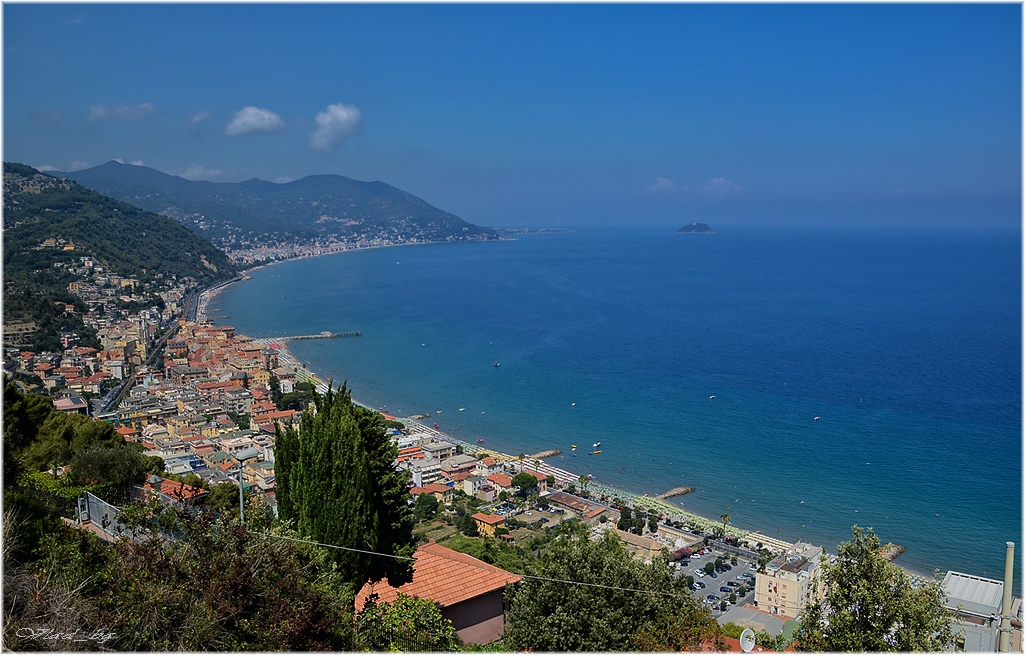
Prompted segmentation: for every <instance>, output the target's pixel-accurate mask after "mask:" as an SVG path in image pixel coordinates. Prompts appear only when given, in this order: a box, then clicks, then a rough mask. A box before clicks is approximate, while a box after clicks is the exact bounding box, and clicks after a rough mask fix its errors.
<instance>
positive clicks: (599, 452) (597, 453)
mask: <svg viewBox="0 0 1025 655" xmlns="http://www.w3.org/2000/svg"><path fill="white" fill-rule="evenodd" d="M591 454H592V455H601V451H600V450H596V451H594V452H593V453H591Z"/></svg>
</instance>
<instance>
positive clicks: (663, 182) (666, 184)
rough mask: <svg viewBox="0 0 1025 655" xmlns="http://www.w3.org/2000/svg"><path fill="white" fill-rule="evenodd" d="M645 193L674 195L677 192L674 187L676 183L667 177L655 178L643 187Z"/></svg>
mask: <svg viewBox="0 0 1025 655" xmlns="http://www.w3.org/2000/svg"><path fill="white" fill-rule="evenodd" d="M644 190H645V191H648V192H649V193H675V192H676V191H678V190H679V187H678V186H676V182H673V181H672V180H670V179H669V178H668V177H661V176H659V177H656V178H655V181H654V182H653V183H651V184H649V185H648V186H646V187H644Z"/></svg>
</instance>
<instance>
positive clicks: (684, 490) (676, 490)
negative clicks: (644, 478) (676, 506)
mask: <svg viewBox="0 0 1025 655" xmlns="http://www.w3.org/2000/svg"><path fill="white" fill-rule="evenodd" d="M692 491H694V487H673V488H672V489H670V490H669V491H666V492H665V493H661V494H659V495H657V496H655V498H658V499H659V500H665V499H667V498H673V497H675V496H682V495H684V494H689V493H691V492H692Z"/></svg>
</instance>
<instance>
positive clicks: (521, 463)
mask: <svg viewBox="0 0 1025 655" xmlns="http://www.w3.org/2000/svg"><path fill="white" fill-rule="evenodd" d="M516 459H518V460H520V473H523V460H525V459H527V456H526V455H525V454H524V453H520V454H519V455H517V456H516Z"/></svg>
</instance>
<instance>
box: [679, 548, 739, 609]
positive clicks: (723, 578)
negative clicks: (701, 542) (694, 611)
mask: <svg viewBox="0 0 1025 655" xmlns="http://www.w3.org/2000/svg"><path fill="white" fill-rule="evenodd" d="M706 551H708V554H706V555H698V554H697V553H695V554H694V555H692V556H691V558H690V561H689V562H688V563H687V564H686V565H682V563H681V566H680V567H679V568H678V569H677V573H676V575H677V576H680V577H686V576H688V575H690V576H693V577H694V585H693V586H692V588H691V591H693V592H694V596H695V597H696V598H697V599H698V600H700V601H701V602H703V603H704V604H706V605H708V606H709V607H711V608H712V614H713V615H714V616H718V615H719V614H720V613H721V612H720V610H719V606H720V604H721V602H722V600H724V599H725V600H726V601H727V607H729V598H730V594H731V593H736V594H737V602H736V604H737V605H743V604H745V603H746V602H749V601H751V600H754V591H753V589H754V579H755V569H756V568H757V567H756V566H755V565H754V564H752V563H751V562H749V561H747V560H744V559H740V558H738V559H737V564H736V565H735V566H734V565H732V564H730V556H729V555H728V554H723V553H718V552H716V551H714V550H711V549H706ZM717 557H722V558H723V562H724V563H725V565H727V566H729V567H730V568H729V569H727V570H726V571H716V572H713V574H712V575H708V574H706V573H705V564H706V563H708V562H712V563H714V562H715V560H716V558H717ZM742 586H743V587H747V588H748V592H747V593H746V594H745V595H743V596H742V595H741V594H740V593H739V591H738V590H739V588H740V587H742ZM720 588H723V589H720Z"/></svg>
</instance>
